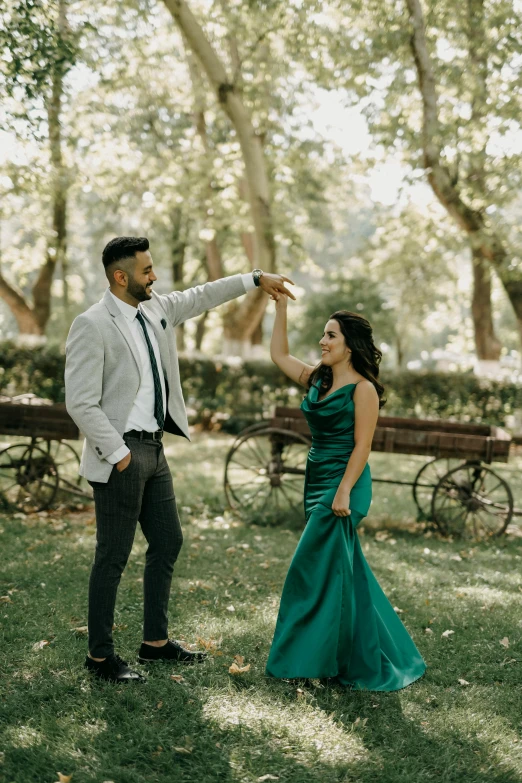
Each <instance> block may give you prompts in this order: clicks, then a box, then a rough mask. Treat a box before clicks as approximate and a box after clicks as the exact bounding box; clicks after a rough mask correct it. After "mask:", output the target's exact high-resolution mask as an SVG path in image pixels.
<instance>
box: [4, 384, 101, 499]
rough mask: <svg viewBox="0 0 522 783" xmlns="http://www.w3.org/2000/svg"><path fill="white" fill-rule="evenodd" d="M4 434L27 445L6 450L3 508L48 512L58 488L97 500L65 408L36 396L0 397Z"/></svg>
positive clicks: (74, 495)
mask: <svg viewBox="0 0 522 783" xmlns="http://www.w3.org/2000/svg"><path fill="white" fill-rule="evenodd" d="M0 434H2V435H7V436H10V437H12V438H14V439H16V440H17V441H18V439H19V438H27V439H28V440H24V441H21V442H16V443H10V444H7V445H6V446H5V447H4V448H2V449H1V450H0V505H2V506H4V508H6V509H8V508H17V509H18V510H20V511H25V512H28V511H30V512H34V511H42V510H44V509H46V508H49V506H50V505H51V504H52V503H53V502H54V500H55V498H56V495H57V492H58V490H60V491H61V492H67V493H68V494H69V495H72V496H73V497H76V498H78V499H79V500H85V499H87V498H89V497H91V493H90V492H89V488H88V487H84V486H82V480H81V478H80V476H79V475H78V468H79V466H80V458H79V456H78V453H77V452H76V450H75V449H74V448H73V447H72V446H71V445H70V444H69V443H66V442H65V441H66V440H78V438H79V437H80V433H79V430H78V427H77V426H76V424H75V423H74V422H73V420H72V419H71V417H70V416H69V414H68V413H67V411H66V409H65V405H62V404H52V403H50V402H49V400H43V399H40V398H38V397H36V396H35V395H34V394H25V395H20V396H19V397H0Z"/></svg>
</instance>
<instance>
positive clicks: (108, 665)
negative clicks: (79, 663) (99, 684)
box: [84, 654, 147, 683]
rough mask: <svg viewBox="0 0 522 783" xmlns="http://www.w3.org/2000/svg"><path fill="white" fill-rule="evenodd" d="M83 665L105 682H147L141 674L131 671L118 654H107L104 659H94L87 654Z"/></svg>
mask: <svg viewBox="0 0 522 783" xmlns="http://www.w3.org/2000/svg"><path fill="white" fill-rule="evenodd" d="M84 666H85V668H86V669H87V670H88V671H90V672H91V673H92V674H94V676H95V677H99V679H100V680H106V681H107V682H121V683H127V682H147V680H146V679H145V677H143V675H141V674H140V673H139V672H135V671H133V669H131V668H130V666H129V665H128V664H127V661H124V660H123V659H122V658H120V656H119V655H114V654H113V655H109V656H107V658H105V660H104V661H94V660H93V659H92V658H90V657H89V656H87V658H86V659H85V664H84Z"/></svg>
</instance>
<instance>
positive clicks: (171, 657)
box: [138, 639, 207, 663]
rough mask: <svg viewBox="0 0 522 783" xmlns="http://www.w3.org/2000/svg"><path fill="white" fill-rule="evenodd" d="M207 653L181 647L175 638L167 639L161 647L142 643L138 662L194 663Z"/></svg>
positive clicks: (202, 659)
mask: <svg viewBox="0 0 522 783" xmlns="http://www.w3.org/2000/svg"><path fill="white" fill-rule="evenodd" d="M206 657H207V654H206V653H204V652H192V650H187V649H186V648H185V647H182V646H181V644H180V643H179V642H177V641H176V640H175V639H169V640H168V642H167V644H164V645H163V647H153V646H152V644H145V642H143V644H142V645H141V647H140V651H139V653H138V662H139V663H152V662H153V661H180V662H181V663H196V661H198V662H199V661H204V660H205V658H206Z"/></svg>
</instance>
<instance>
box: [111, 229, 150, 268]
mask: <svg viewBox="0 0 522 783" xmlns="http://www.w3.org/2000/svg"><path fill="white" fill-rule="evenodd" d="M148 249H149V240H148V239H147V237H115V238H114V239H111V241H110V242H107V244H106V245H105V247H104V248H103V253H102V261H103V266H104V267H105V269H107V267H108V266H110V265H111V264H113V263H114V262H115V261H123V259H124V258H132V257H133V256H135V255H136V253H143V252H145V250H148Z"/></svg>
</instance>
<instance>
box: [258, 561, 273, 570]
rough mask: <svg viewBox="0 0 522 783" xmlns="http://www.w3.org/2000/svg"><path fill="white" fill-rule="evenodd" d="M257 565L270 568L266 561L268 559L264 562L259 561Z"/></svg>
mask: <svg viewBox="0 0 522 783" xmlns="http://www.w3.org/2000/svg"><path fill="white" fill-rule="evenodd" d="M259 567H260V568H265V569H266V568H270V563H269V562H268V560H265V562H264V563H259Z"/></svg>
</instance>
